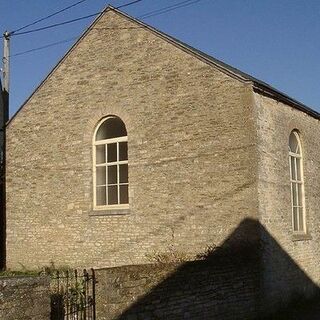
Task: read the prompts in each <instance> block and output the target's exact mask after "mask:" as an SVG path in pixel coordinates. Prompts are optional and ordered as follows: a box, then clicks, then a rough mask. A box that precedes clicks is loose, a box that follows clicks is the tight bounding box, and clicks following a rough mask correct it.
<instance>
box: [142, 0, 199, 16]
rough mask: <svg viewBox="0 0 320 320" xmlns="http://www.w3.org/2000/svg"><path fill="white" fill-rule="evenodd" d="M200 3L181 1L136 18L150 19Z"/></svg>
mask: <svg viewBox="0 0 320 320" xmlns="http://www.w3.org/2000/svg"><path fill="white" fill-rule="evenodd" d="M200 1H201V0H185V1H181V2H178V3H176V4H173V5H171V6H167V7H164V8H160V9H157V10H153V11H150V12H147V13H145V14H143V15H140V16H138V19H147V18H151V17H154V16H158V15H160V14H163V13H167V12H170V11H173V10H176V9H179V8H184V7H187V6H190V5H192V4H195V3H197V2H200Z"/></svg>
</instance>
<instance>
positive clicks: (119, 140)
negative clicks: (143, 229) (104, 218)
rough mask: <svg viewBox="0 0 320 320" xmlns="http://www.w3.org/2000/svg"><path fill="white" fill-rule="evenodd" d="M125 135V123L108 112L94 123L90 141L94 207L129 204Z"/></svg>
mask: <svg viewBox="0 0 320 320" xmlns="http://www.w3.org/2000/svg"><path fill="white" fill-rule="evenodd" d="M127 141H128V137H127V130H126V127H125V124H124V123H123V122H122V120H121V119H120V118H118V117H116V116H109V117H107V118H105V119H103V120H102V121H100V123H99V124H98V126H97V129H96V131H95V135H94V142H93V184H94V208H95V209H113V208H114V209H121V208H128V205H129V196H128V142H127Z"/></svg>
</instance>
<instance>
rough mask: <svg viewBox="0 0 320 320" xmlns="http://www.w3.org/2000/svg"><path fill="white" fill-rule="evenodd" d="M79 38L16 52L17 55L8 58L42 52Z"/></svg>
mask: <svg viewBox="0 0 320 320" xmlns="http://www.w3.org/2000/svg"><path fill="white" fill-rule="evenodd" d="M79 36H80V35H79ZM79 36H76V37H72V38H69V39H65V40H61V41H58V42H53V43H49V44H47V45H44V46H42V47H38V48H33V49H30V50H26V51H22V52H18V53H15V54H13V55H10V58H12V57H17V56H21V55H24V54H26V53H31V52H34V51H38V50H42V49H47V48H50V47H53V46H56V45H58V44H62V43H66V42H70V41H72V40H75V39H78V38H79Z"/></svg>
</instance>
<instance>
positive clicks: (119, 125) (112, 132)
mask: <svg viewBox="0 0 320 320" xmlns="http://www.w3.org/2000/svg"><path fill="white" fill-rule="evenodd" d="M126 135H127V130H126V127H125V125H124V123H123V122H122V121H121V119H119V118H118V117H109V118H107V119H106V120H105V121H104V122H103V123H102V124H101V125H100V127H99V129H98V131H97V134H96V140H104V139H110V138H116V137H123V136H126Z"/></svg>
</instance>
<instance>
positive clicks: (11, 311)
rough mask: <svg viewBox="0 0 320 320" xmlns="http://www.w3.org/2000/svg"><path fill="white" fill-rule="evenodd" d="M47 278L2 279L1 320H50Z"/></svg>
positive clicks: (0, 296)
mask: <svg viewBox="0 0 320 320" xmlns="http://www.w3.org/2000/svg"><path fill="white" fill-rule="evenodd" d="M49 283H50V280H49V278H47V277H24V276H23V277H21V276H17V277H0V319H3V320H49V319H50V291H49V286H50V284H49Z"/></svg>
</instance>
